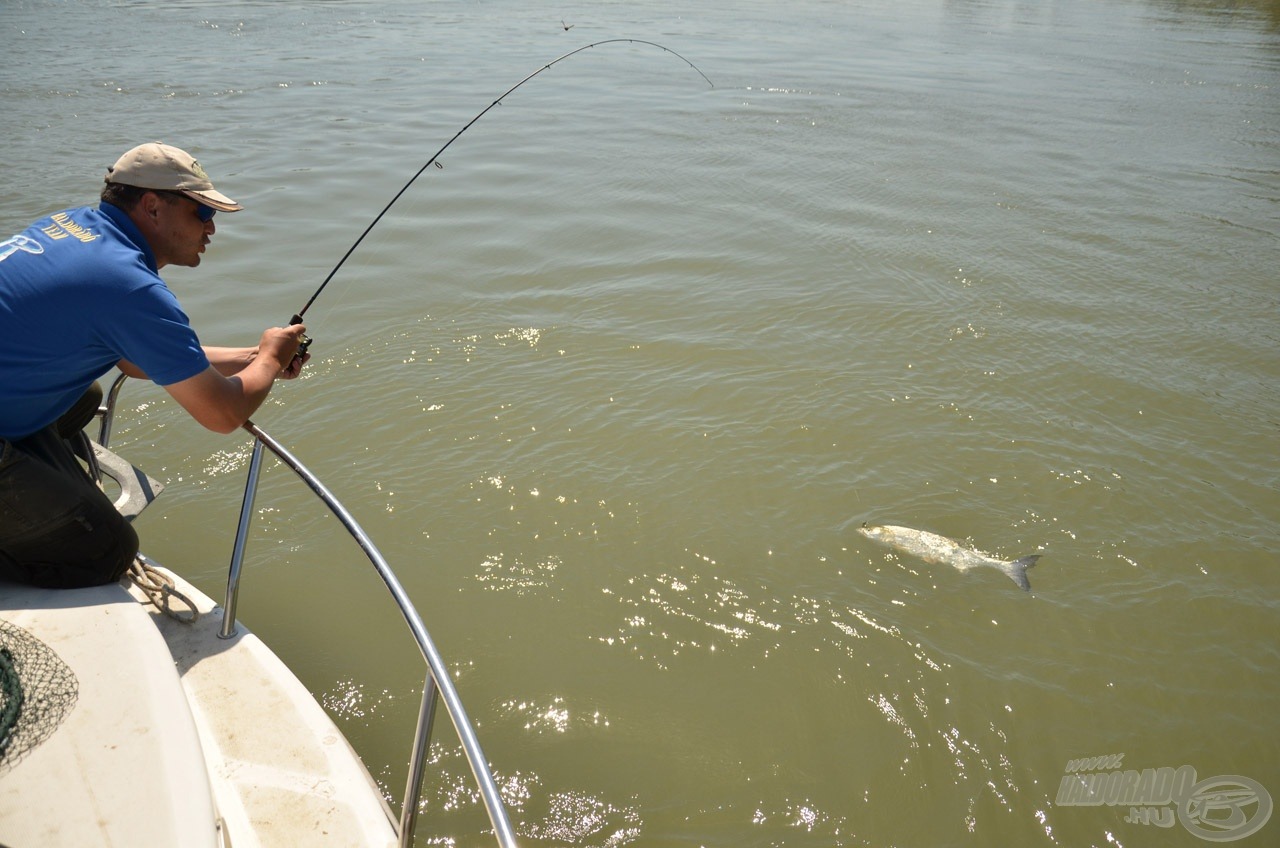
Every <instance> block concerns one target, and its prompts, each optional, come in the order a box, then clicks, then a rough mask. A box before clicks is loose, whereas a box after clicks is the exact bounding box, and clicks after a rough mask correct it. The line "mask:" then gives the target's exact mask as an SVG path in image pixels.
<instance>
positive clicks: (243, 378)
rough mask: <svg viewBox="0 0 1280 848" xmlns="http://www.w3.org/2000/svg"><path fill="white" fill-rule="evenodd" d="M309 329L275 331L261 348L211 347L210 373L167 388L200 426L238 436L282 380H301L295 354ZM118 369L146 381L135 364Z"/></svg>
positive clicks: (264, 337) (296, 326)
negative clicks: (277, 382)
mask: <svg viewBox="0 0 1280 848" xmlns="http://www.w3.org/2000/svg"><path fill="white" fill-rule="evenodd" d="M304 329H305V327H304V326H303V325H302V324H294V325H293V326H291V327H273V328H272V329H270V330H267V331H266V332H265V333H263V334H262V341H261V342H260V343H259V344H258V347H256V348H207V349H206V354H207V355H209V363H210V364H209V367H208V368H206V369H205V370H204V371H202V372H200V373H199V374H197V375H195V376H194V377H188V378H187V379H186V380H182V381H181V382H178V383H173V384H171V385H168V386H165V387H164V389H165V391H167V392H168V393H169V394H170V396H171V397H173V399H174V400H176V401H177V402H178V403H180V404H181V405H182V408H183V409H185V410H186V411H187V412H189V413H190V414H191V417H192V418H194V419H195V420H196V421H198V422H199V423H200V424H201V426H203V427H206V428H208V429H210V430H213V431H214V432H216V433H230V432H233V431H234V430H235V429H236V428H238V427H240V426H241V425H242V424H244V422H245V421H248V420H249V416H250V415H252V414H253V413H254V412H256V411H257V409H258V407H259V406H261V405H262V402H263V401H264V400H266V398H267V394H268V393H269V392H270V391H271V385H272V383H274V382H275V380H276V378H277V377H296V376H297V373H298V370H299V369H300V368H301V367H302V364H301V363H300V362H297V361H296V360H295V359H294V354H295V353H296V352H297V350H298V345H299V343H300V342H301V338H302V333H303V331H304ZM118 367H119V368H120V370H121V371H122V372H123V373H125V374H128V375H129V376H131V377H137V376H145V375H143V374H142V372H141V370H140V369H138V368H137V366H135V365H133V364H132V363H129V362H121V363H120V365H119V366H118Z"/></svg>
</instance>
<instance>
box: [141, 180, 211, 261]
mask: <svg viewBox="0 0 1280 848" xmlns="http://www.w3.org/2000/svg"><path fill="white" fill-rule="evenodd" d="M155 197H156V198H157V200H158V201H159V203H158V205H157V206H156V209H155V219H154V220H155V224H156V228H155V232H154V238H152V239H150V241H151V249H152V251H154V253H155V255H156V265H157V266H158V267H161V268H163V267H164V266H165V265H183V266H186V267H188V268H194V267H196V266H197V265H199V264H200V254H202V253H204V249H205V246H206V245H208V244H209V239H210V238H211V237H212V236H213V234H214V232H216V231H217V227H216V226H215V225H214V223H213V210H212V209H210V208H209V207H208V206H204V205H203V204H200V203H197V202H196V201H194V200H192V199H191V198H189V197H187V196H186V195H184V194H177V193H172V192H158V193H155Z"/></svg>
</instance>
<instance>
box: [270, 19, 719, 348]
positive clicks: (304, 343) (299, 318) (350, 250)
mask: <svg viewBox="0 0 1280 848" xmlns="http://www.w3.org/2000/svg"><path fill="white" fill-rule="evenodd" d="M603 44H645V45H648V46H650V47H657V48H658V49H660V50H663V51H664V52H667V53H670V54H671V55H672V56H675V57H676V58H678V59H680V60H682V61H683V62H684V63H685V64H686V65H688V66H689V67H691V68H693V69H694V70H695V71H697V72H698V75H699V76H701V77H702V78H703V79H704V80H706V81H707V85H709V86H711V87H712V88H715V83H713V82H711V80H710V78H708V77H707V75H706V74H704V73H703V72H702V69H701V68H699V67H698V66H697V65H695V64H693V62H690V61H689V60H688V59H686V58H685V57H684V56H681V55H680V54H679V53H677V52H676V51H674V50H672V49H671V48H670V47H666V46H664V45H661V44H658V43H657V42H655V41H645V40H643V39H639V38H608V39H605V40H603V41H595V42H592V43H591V44H587V45H584V46H582V47H579V48H577V49H576V50H570V51H569V52H568V53H565V54H564V55H563V56H559V57H557V58H555V59H552V60H551V61H550V62H548V63H547V64H545V65H543V66H542V67H540V68H538V69H537V70H536V71H534V72H533V73H531V74H529V75H528V76H527V77H525V78H524V79H522V80H520V82H518V83H516V84H515V85H513V86H511V87H510V88H508V89H507V90H506V91H504V92H503V93H502V95H501V96H499V97H498V98H497V99H496V100H494V101H493V102H492V103H490V104H489V105H488V106H486V107H484V109H482V110H480V112H479V114H477V115H476V116H475V117H474V118H472V119H471V120H470V121H468V122H467V123H466V125H465V126H463V128H462V129H460V130H458V131H457V133H455V134H454V136H453V138H451V139H449V140H448V141H446V142H445V143H444V146H443V147H441V148H440V149H439V150H437V151H436V152H435V154H434V155H433V156H432V157H431V158H430V159H428V160H427V161H426V164H424V165H423V166H422V167H421V168H419V169H418V171H417V173H415V174H414V175H413V176H412V177H410V178H409V181H408V182H407V183H405V184H404V186H403V187H401V189H400V190H399V191H398V192H396V193H395V196H394V197H392V198H391V201H390V202H389V203H387V205H386V206H384V207H383V208H382V211H381V212H379V213H378V215H377V217H375V218H374V219H373V222H372V223H370V224H369V226H368V227H365V230H364V232H363V233H361V234H360V237H359V238H358V239H356V240H355V243H354V244H352V245H351V247H350V248H348V249H347V252H346V253H344V254H343V255H342V258H341V259H339V260H338V264H337V265H335V266H333V270H332V271H330V272H329V276H327V277H325V278H324V282H322V283H321V284H320V287H319V288H317V289H316V290H315V293H313V294H312V295H311V298H310V299H309V300H308V301H307V302H306V304H304V305H303V307H302V308H301V309H299V310H298V312H297V314H295V315H294V316H293V318H292V319H291V320H290V321H289V323H290V325H293V324H301V323H302V316H304V315H306V314H307V310H308V309H310V308H311V304H313V303H315V301H316V298H317V297H319V296H320V292H322V291H324V290H325V287H326V286H328V285H329V281H330V280H332V279H333V277H334V275H335V274H337V273H338V270H339V269H340V268H341V267H342V266H343V265H344V264H345V263H346V261H347V259H348V258H349V257H350V256H351V254H353V253H355V251H356V248H357V247H359V246H360V243H361V242H362V241H364V239H365V236H367V235H369V233H370V232H372V231H373V228H374V227H376V226H377V225H378V222H379V221H381V220H382V217H383V216H384V215H386V214H387V212H388V210H390V209H391V207H392V206H394V205H395V202H396V201H397V200H399V199H400V197H401V195H403V194H404V193H405V192H406V191H408V190H409V186H411V185H413V184H414V182H416V181H417V179H418V177H420V176H422V175H423V173H425V172H426V170H427V169H428V168H430V167H431V166H432V165H435V166H436V167H437V168H442V167H444V166H443V165H441V164H440V163H439V161H438V160H439V159H440V154H442V153H444V152H445V151H446V150H448V149H449V145H451V144H453V143H454V142H455V141H457V140H458V138H459V137H460V136H461V135H462V134H463V133H464V132H466V131H467V130H469V129H471V127H472V125H473V124H475V123H476V121H479V120H480V119H481V118H483V117H484V116H485V115H486V114H488V113H489V110H490V109H492V108H493V107H494V106H497V105H498V104H499V103H501V102H502V101H503V100H504V99H505V98H506V97H507V95H509V94H511V92H513V91H515V90H516V89H517V88H519V87H520V86H522V85H524V84H525V83H527V82H528V81H529V80H531V79H533V78H534V77H536V76H537V75H538V74H540V73H542V72H543V71H545V70H548V69H550V68H551V67H552V66H554V65H557V64H559V63H560V62H563V61H564V60H565V59H568V58H569V57H570V56H574V55H577V54H578V53H581V52H583V51H584V50H590V49H591V48H592V47H599V46H601V45H603ZM310 345H311V339H310V338H309V337H307V336H303V341H302V345H301V346H300V347H299V348H298V354H297V355H298V356H299V357H300V356H302V355H303V354H304V353H306V351H307V348H308V347H310Z"/></svg>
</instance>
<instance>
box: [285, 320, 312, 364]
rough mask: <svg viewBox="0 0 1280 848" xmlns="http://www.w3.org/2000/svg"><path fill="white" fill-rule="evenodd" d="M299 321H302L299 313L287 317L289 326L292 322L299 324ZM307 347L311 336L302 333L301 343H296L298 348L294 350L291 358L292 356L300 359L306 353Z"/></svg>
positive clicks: (309, 345) (309, 344)
mask: <svg viewBox="0 0 1280 848" xmlns="http://www.w3.org/2000/svg"><path fill="white" fill-rule="evenodd" d="M301 323H302V316H301V315H294V316H293V317H292V318H290V319H289V326H290V327H292V326H293V325H294V324H301ZM309 347H311V337H310V336H308V335H307V334H306V333H303V334H302V341H301V343H300V344H299V345H298V350H297V352H296V353H294V355H293V358H294V359H301V358H302V357H304V356H306V355H307V348H309Z"/></svg>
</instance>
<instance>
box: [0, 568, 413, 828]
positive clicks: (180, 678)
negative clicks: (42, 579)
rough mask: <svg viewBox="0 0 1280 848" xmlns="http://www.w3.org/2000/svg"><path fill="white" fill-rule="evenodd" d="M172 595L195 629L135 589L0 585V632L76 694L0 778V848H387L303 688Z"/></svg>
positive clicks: (340, 747)
mask: <svg viewBox="0 0 1280 848" xmlns="http://www.w3.org/2000/svg"><path fill="white" fill-rule="evenodd" d="M165 573H166V574H169V572H165ZM175 582H176V583H177V588H178V589H179V591H181V592H182V593H183V594H184V595H186V596H187V597H189V598H191V599H192V601H193V602H195V603H196V605H197V607H198V608H199V609H200V611H201V613H202V615H201V616H200V619H199V621H197V622H196V623H195V624H193V625H188V624H183V623H180V622H177V621H174V620H173V619H171V618H168V617H165V616H163V615H160V614H159V613H158V612H156V611H155V608H154V607H152V606H151V605H149V604H145V605H144V603H142V602H141V601H142V600H143V595H142V593H141V592H140V591H139V590H138V589H136V588H135V587H133V586H131V585H130V586H128V588H126V587H125V585H116V584H112V585H109V586H103V587H98V588H94V589H81V590H72V591H65V590H63V591H56V590H43V589H36V588H32V587H26V586H17V585H14V584H9V583H0V619H4V620H5V621H8V622H9V623H11V624H14V625H17V626H18V627H21V628H23V629H24V630H26V631H27V632H28V633H29V634H30V635H32V636H34V637H35V638H37V639H39V640H40V641H42V642H44V643H45V644H46V645H47V646H48V647H49V648H51V649H52V650H53V651H54V652H55V653H56V654H57V655H58V656H59V657H60V658H61V660H62V661H63V662H64V663H66V664H67V665H68V666H70V668H71V669H72V671H73V672H74V674H75V677H76V680H77V681H78V697H77V699H76V701H75V704H74V706H73V707H72V708H71V710H70V712H69V714H68V715H67V717H66V719H65V720H64V721H63V722H62V724H61V725H60V726H58V728H57V729H56V730H55V731H54V732H53V733H52V735H51V736H50V737H49V738H48V739H46V740H45V741H44V742H42V743H41V744H39V745H38V746H37V747H35V748H34V749H32V750H31V751H29V752H28V753H26V754H25V756H20V757H18V758H16V762H11V761H9V760H6V761H4V762H3V763H2V764H0V844H3V845H6V846H12V848H26V846H37V845H38V846H43V848H62V846H66V848H71V847H72V846H75V848H92V846H125V845H127V846H144V845H145V846H179V845H181V846H184V848H186V846H192V848H200V846H210V848H215V846H223V845H234V846H235V848H254V846H261V847H262V848H274V846H280V848H285V846H288V848H296V846H300V845H325V846H361V848H366V846H378V848H381V846H392V845H396V844H397V839H396V835H395V827H394V825H393V824H392V818H391V814H390V811H389V808H388V807H387V804H386V802H385V801H384V800H383V797H382V794H381V792H380V791H379V790H378V788H377V786H376V784H375V783H374V782H373V780H372V778H370V776H369V773H368V771H367V770H366V769H365V767H364V765H363V764H362V763H361V762H360V760H359V758H358V757H357V756H356V755H355V753H354V752H353V751H352V750H351V748H350V746H349V745H348V743H347V741H346V739H345V738H344V737H343V735H342V734H341V732H340V731H339V730H338V729H337V727H336V726H335V725H334V724H333V722H332V721H331V720H330V718H329V717H328V715H326V714H325V712H324V710H323V709H322V708H321V707H320V705H319V704H318V703H316V701H315V699H314V698H313V697H312V696H311V694H310V693H309V692H307V690H306V688H305V687H303V686H302V684H301V683H300V682H299V681H298V680H297V678H296V677H294V675H293V674H292V673H291V672H290V671H289V670H288V668H286V667H285V666H284V664H283V663H282V662H281V661H280V660H279V658H277V657H276V656H275V655H274V654H273V653H272V652H271V651H270V650H269V649H268V648H267V647H266V646H265V645H263V643H262V642H261V641H260V640H259V639H258V638H257V637H256V636H254V635H253V634H252V633H251V632H249V631H248V630H247V629H245V628H244V627H243V626H239V635H237V636H236V637H234V638H232V639H229V640H221V639H218V638H217V632H218V629H219V627H220V626H221V621H222V610H221V608H220V607H216V606H215V604H214V603H213V602H212V601H211V600H210V599H209V598H208V597H206V596H204V595H202V594H201V593H200V592H199V591H198V590H196V589H195V588H193V587H192V586H190V585H189V584H187V583H185V581H182V580H181V579H180V578H176V577H175ZM126 585H127V584H126ZM29 697H38V693H33V694H32V695H31V696H29Z"/></svg>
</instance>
